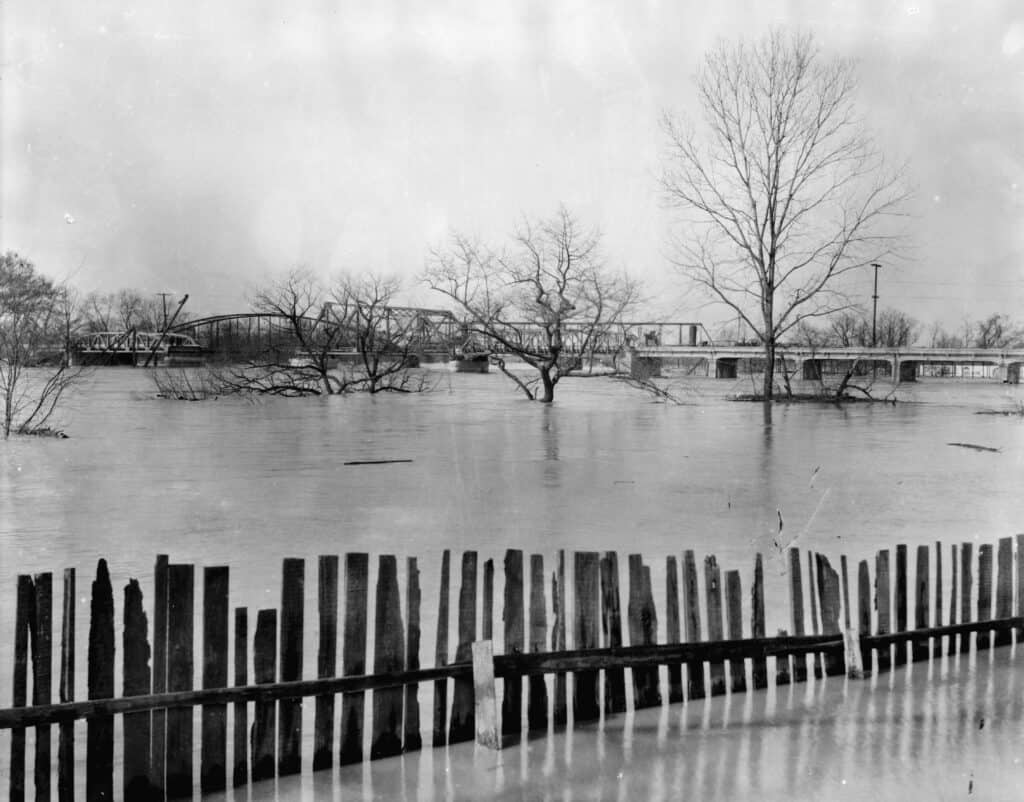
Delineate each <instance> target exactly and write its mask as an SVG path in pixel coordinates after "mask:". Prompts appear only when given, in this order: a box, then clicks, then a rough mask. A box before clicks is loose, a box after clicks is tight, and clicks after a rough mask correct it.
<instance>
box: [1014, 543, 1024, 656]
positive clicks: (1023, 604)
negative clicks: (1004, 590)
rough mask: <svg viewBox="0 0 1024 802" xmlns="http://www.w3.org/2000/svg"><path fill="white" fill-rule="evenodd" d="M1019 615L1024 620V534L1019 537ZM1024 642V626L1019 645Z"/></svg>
mask: <svg viewBox="0 0 1024 802" xmlns="http://www.w3.org/2000/svg"><path fill="white" fill-rule="evenodd" d="M1016 539H1017V615H1018V616H1020V617H1022V618H1024V534H1021V535H1017V538H1016ZM1021 641H1024V626H1021V627H1018V628H1017V643H1020V642H1021Z"/></svg>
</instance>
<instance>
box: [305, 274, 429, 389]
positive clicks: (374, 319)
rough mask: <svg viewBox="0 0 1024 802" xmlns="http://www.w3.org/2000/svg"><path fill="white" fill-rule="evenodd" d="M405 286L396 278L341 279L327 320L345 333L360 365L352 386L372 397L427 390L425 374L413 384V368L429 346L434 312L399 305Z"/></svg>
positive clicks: (353, 373)
mask: <svg viewBox="0 0 1024 802" xmlns="http://www.w3.org/2000/svg"><path fill="white" fill-rule="evenodd" d="M400 290H401V282H400V281H399V279H398V278H396V277H394V276H381V275H378V274H368V275H363V276H351V275H346V276H342V277H341V278H339V279H338V281H337V282H336V283H335V286H334V291H333V297H332V299H331V300H330V301H328V303H327V304H325V306H324V309H323V317H324V319H326V320H329V321H330V322H331V323H332V324H333V325H335V326H337V327H338V329H339V330H340V331H341V332H342V335H343V339H344V340H345V343H346V345H347V346H348V347H349V348H351V349H352V350H353V351H354V353H355V355H356V357H357V359H358V363H357V364H356V365H354V366H353V369H352V370H351V371H350V373H349V376H348V383H349V384H350V385H352V386H354V387H355V386H357V387H358V389H361V390H364V391H365V392H369V393H377V392H380V391H382V390H391V391H402V392H408V391H410V390H413V389H423V388H424V387H425V385H424V383H423V380H422V376H418V377H417V380H416V381H412V380H411V379H412V377H411V374H410V373H409V368H410V367H411V366H414V365H416V364H417V363H418V354H417V349H418V348H419V347H420V346H421V345H422V344H423V343H424V338H425V336H426V331H425V327H424V320H425V317H426V315H427V314H429V312H430V311H431V310H421V309H416V308H412V307H402V306H397V305H396V304H395V302H394V301H395V298H396V296H397V295H398V293H399V291H400Z"/></svg>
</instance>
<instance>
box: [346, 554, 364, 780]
mask: <svg viewBox="0 0 1024 802" xmlns="http://www.w3.org/2000/svg"><path fill="white" fill-rule="evenodd" d="M369 588H370V557H369V555H368V554H366V553H358V554H346V555H345V635H344V640H343V647H342V655H341V671H342V674H343V675H344V676H346V677H351V676H358V675H360V674H365V673H366V601H367V598H368V596H369ZM365 699H366V692H365V691H354V692H352V693H346V694H342V697H341V730H340V732H339V733H338V763H340V764H341V765H346V764H348V763H358V762H360V761H361V760H362V759H363V709H364V705H365Z"/></svg>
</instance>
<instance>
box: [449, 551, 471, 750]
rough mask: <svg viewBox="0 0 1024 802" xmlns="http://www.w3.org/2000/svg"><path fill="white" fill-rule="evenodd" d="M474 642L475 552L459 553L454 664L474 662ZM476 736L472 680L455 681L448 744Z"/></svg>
mask: <svg viewBox="0 0 1024 802" xmlns="http://www.w3.org/2000/svg"><path fill="white" fill-rule="evenodd" d="M475 640H476V552H475V551H466V552H463V554H462V584H461V586H460V587H459V644H458V646H457V647H456V649H455V662H457V663H465V662H469V661H470V660H472V659H473V641H475ZM475 734H476V728H475V725H474V724H473V680H472V679H461V678H460V679H456V680H455V690H454V693H453V694H452V720H451V726H450V727H449V729H448V743H458V742H460V741H471V740H473V737H474V736H475Z"/></svg>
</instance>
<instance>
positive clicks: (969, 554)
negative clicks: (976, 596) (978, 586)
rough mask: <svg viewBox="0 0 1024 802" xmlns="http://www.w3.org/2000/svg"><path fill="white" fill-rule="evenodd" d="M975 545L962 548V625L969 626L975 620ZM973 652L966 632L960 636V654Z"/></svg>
mask: <svg viewBox="0 0 1024 802" xmlns="http://www.w3.org/2000/svg"><path fill="white" fill-rule="evenodd" d="M973 551H974V545H973V544H972V543H963V544H961V546H960V623H961V624H969V623H970V622H971V621H973V620H974V619H973V618H972V617H971V615H972V614H971V585H972V583H973V574H972V573H971V571H972V562H973V558H974V555H973ZM970 651H971V633H970V632H964V633H961V635H960V654H967V653H968V652H970Z"/></svg>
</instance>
